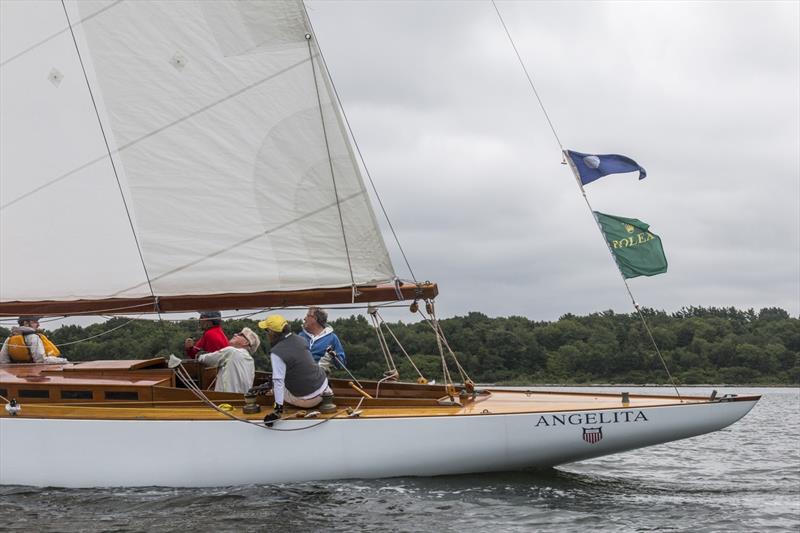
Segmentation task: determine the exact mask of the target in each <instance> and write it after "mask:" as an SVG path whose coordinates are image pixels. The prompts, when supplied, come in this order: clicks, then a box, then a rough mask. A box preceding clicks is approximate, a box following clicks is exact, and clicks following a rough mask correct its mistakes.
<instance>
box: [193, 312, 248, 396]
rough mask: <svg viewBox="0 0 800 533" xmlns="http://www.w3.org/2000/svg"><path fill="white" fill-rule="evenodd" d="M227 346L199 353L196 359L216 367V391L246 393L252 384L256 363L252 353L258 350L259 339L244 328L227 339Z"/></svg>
mask: <svg viewBox="0 0 800 533" xmlns="http://www.w3.org/2000/svg"><path fill="white" fill-rule="evenodd" d="M227 342H228V344H229V346H226V347H225V348H223V349H221V350H218V351H216V352H210V353H209V352H206V353H201V354H200V355H198V356H197V360H198V361H200V363H202V364H203V365H205V366H211V367H217V368H218V369H219V371H218V372H217V382H216V384H215V385H214V390H215V391H217V392H238V393H240V394H244V393H246V392H247V391H248V390H250V387H252V386H253V380H254V379H255V377H256V365H255V362H254V361H253V354H254V353H256V350H258V346H259V344H261V340H260V339H259V338H258V335H256V333H255V332H254V331H253V330H252V329H250V328H244V329H242V331H240V332H238V333H234V334H233V336H232V337H231V338H230V340H229V341H227Z"/></svg>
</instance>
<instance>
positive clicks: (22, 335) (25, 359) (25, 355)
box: [0, 316, 68, 364]
mask: <svg viewBox="0 0 800 533" xmlns="http://www.w3.org/2000/svg"><path fill="white" fill-rule="evenodd" d="M40 319H41V317H38V316H21V317H19V320H17V324H19V326H18V327H15V328H12V329H11V336H10V337H9V338H7V339H6V340H5V342H4V343H3V347H2V348H0V364H6V363H48V364H50V363H66V362H68V361H67V359H66V358H65V357H60V355H61V351H60V350H59V349H58V346H56V345H55V344H53V342H52V341H51V340H50V339H48V338H47V337H46V336H45V334H44V333H42V332H41V331H39V320H40Z"/></svg>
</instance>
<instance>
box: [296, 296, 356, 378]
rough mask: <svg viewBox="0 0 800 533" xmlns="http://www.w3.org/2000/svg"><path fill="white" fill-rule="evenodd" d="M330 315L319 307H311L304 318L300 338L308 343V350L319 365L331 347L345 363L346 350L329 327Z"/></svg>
mask: <svg viewBox="0 0 800 533" xmlns="http://www.w3.org/2000/svg"><path fill="white" fill-rule="evenodd" d="M327 324H328V313H326V312H325V310H324V309H320V308H319V307H309V308H308V312H307V313H306V316H305V318H303V329H302V331H301V332H300V334H299V335H300V337H302V338H304V339H305V340H306V341H308V348H309V350H311V356H312V357H313V358H314V361H316V362H317V363H319V361H320V359H323V357H324V356H325V352H326V351H327V350H328V348H329V347H330V348H331V349H332V350H333V351H334V352H335V353H336V357H338V358H339V361H341V363H342V364H344V363H345V360H346V359H345V355H344V348H343V347H342V343H341V341H340V340H339V337H337V336H336V333H334V332H333V328H332V327H331V326H328V325H327Z"/></svg>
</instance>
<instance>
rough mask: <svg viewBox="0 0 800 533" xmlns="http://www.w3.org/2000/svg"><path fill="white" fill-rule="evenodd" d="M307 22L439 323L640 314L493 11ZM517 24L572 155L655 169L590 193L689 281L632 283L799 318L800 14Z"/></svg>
mask: <svg viewBox="0 0 800 533" xmlns="http://www.w3.org/2000/svg"><path fill="white" fill-rule="evenodd" d="M307 6H308V10H309V14H310V17H311V19H312V22H313V24H314V27H315V31H316V33H317V36H318V39H319V42H320V45H321V47H322V50H323V53H324V54H325V57H326V60H327V62H328V66H329V67H330V68H331V71H332V72H331V74H332V77H333V80H334V82H335V84H336V86H337V89H338V91H339V94H340V96H341V98H342V102H343V105H344V108H345V111H346V114H347V116H348V118H349V120H350V123H351V125H352V127H353V130H354V133H355V137H356V140H357V141H358V144H359V146H360V149H361V151H362V153H363V155H364V157H365V160H366V164H367V167H368V169H369V171H370V173H371V175H372V177H373V180H374V181H375V184H376V187H377V188H378V190H379V192H380V194H381V198H382V200H383V203H384V204H385V206H386V208H387V210H388V212H389V216H390V218H391V220H392V223H393V224H394V227H395V229H396V230H397V232H398V234H399V237H400V241H401V243H402V245H403V247H404V249H405V251H406V253H407V255H408V257H409V259H410V261H411V265H412V268H413V269H414V273H415V274H416V277H417V278H418V279H421V280H432V281H435V282H437V283H439V287H440V297H439V298H438V300H437V303H438V313H439V315H440V316H453V315H462V314H465V313H467V312H469V311H481V312H484V313H486V314H488V315H490V316H508V315H523V316H527V317H530V318H533V319H539V320H552V319H556V318H558V317H559V316H560V315H562V314H564V313H568V312H569V313H575V314H585V313H590V312H594V311H603V310H606V309H614V310H615V311H618V312H630V311H631V310H632V308H631V304H630V300H629V298H628V295H627V293H626V291H625V288H624V285H623V283H622V281H621V278H620V276H619V274H618V272H617V270H616V266H615V265H614V263H613V261H612V260H611V258H610V256H609V253H608V250H607V248H606V246H605V243H604V242H603V240H602V238H601V236H600V234H599V233H598V231H597V228H596V226H595V223H594V221H593V219H592V217H591V216H590V214H589V212H588V209H587V207H586V204H585V203H584V200H583V199H582V197H581V196H580V191H579V189H578V187H577V185H576V183H575V181H574V179H573V177H572V175H571V173H570V171H569V169H568V167H566V166H564V165H562V164H561V155H560V148H559V144H558V142H557V141H556V138H555V136H554V135H553V132H552V131H551V129H550V127H549V125H548V123H547V121H546V119H545V116H544V114H543V113H542V110H541V108H540V107H539V105H538V103H537V101H536V98H535V96H534V95H533V93H532V91H531V88H530V86H529V84H528V81H527V80H526V78H525V75H524V73H523V71H522V69H521V67H520V65H519V63H518V60H517V58H516V56H515V54H514V50H513V49H512V47H511V45H510V43H509V41H508V38H507V37H506V35H505V33H504V31H503V28H502V26H501V24H500V20H499V19H498V16H497V13H496V12H495V9H494V7H493V6H492V3H491V2H490V1H488V0H487V1H469V2H458V1H446V2H445V1H435V0H432V1H420V2H412V1H395V2H389V1H380V2H378V1H375V2H370V1H358V2H341V1H336V0H325V1H321V0H317V1H314V0H310V1H308V2H307ZM497 6H498V8H499V9H500V11H501V13H502V15H503V17H504V19H505V21H506V24H507V25H508V29H509V31H510V33H511V35H512V37H513V39H514V41H515V43H516V45H517V47H518V49H519V52H520V54H521V56H522V59H523V61H524V62H525V64H526V66H527V68H528V71H529V73H530V74H531V76H532V77H533V79H534V82H535V84H536V88H537V90H538V92H539V95H540V97H541V98H542V100H543V103H544V105H545V108H546V110H547V112H548V114H549V116H550V118H551V120H552V123H553V126H554V128H555V130H556V133H557V134H558V136H559V138H560V140H561V143H562V144H563V146H564V148H569V149H573V150H577V151H581V152H589V153H618V154H624V155H627V156H629V157H632V158H634V159H635V160H636V161H638V162H639V163H640V164H641V165H642V166H644V167H645V168H646V169H647V172H648V177H647V178H646V179H645V180H643V181H638V180H637V179H636V175H635V174H624V175H622V174H617V175H611V176H608V177H605V178H602V179H601V180H598V181H597V182H595V183H592V184H590V185H588V186H587V187H586V191H587V194H588V197H589V200H590V201H591V203H592V206H593V207H594V208H595V209H596V210H598V211H603V212H606V213H609V214H614V215H620V216H625V217H630V218H639V219H641V220H643V221H645V222H647V223H649V224H650V225H651V231H653V232H654V233H656V234H658V235H659V236H660V237H661V238H662V241H663V245H664V249H665V251H666V255H667V258H668V260H669V272H668V273H666V274H663V275H660V276H655V277H652V278H637V279H633V280H630V281H629V283H630V285H631V288H632V290H633V293H634V295H635V296H636V298H637V300H638V301H639V303H641V304H642V305H645V306H648V307H653V308H657V309H665V310H667V311H675V310H678V309H680V308H681V307H683V306H726V307H727V306H736V307H739V308H745V309H746V308H750V307H752V308H755V309H759V308H761V307H767V306H779V307H782V308H784V309H786V310H788V311H789V312H790V313H791V314H792V315H793V316H797V315H798V313H800V3H798V2H796V1H787V2H766V1H760V2H743V1H737V2H637V3H634V2H507V1H499V2H497ZM23 33H24V32H23ZM6 34H8V32H7V31H6ZM385 237H386V240H387V244H388V246H389V248H390V251H391V252H392V253H393V258H394V264H395V267H396V268H397V270H398V274H399V275H401V277H405V278H407V277H409V273H408V272H407V271H406V269H405V267H404V262H403V261H402V259H401V258H400V256H399V254H398V253H397V251H396V247H395V246H394V245H393V243H392V242H391V236H390V235H389V234H388V233H385ZM301 314H302V313H299V312H298V313H294V312H292V313H287V316H289V317H290V318H291V317H294V315H297V316H300V315H301ZM392 318H403V319H410V318H411V315H401V314H397V315H396V316H394V315H393V316H392Z"/></svg>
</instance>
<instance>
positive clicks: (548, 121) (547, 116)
mask: <svg viewBox="0 0 800 533" xmlns="http://www.w3.org/2000/svg"><path fill="white" fill-rule="evenodd" d="M492 6H494V10H495V11H497V17H498V18H499V19H500V24H502V25H503V30H505V32H506V35H507V36H508V41H509V42H510V43H511V47H512V48H513V49H514V53H515V54H517V59H518V60H519V64H520V66H521V67H522V71H523V72H524V73H525V77H526V78H528V83H529V84H530V85H531V89H533V94H534V95H536V100H538V101H539V107H541V108H542V113H544V118H546V119H547V123H548V124H549V125H550V130H551V131H552V132H553V136H554V137H555V138H556V142H557V143H558V147H559V148H561V150H562V151H563V150H564V145H562V144H561V139H559V138H558V134H557V133H556V128H555V126H553V122H552V121H551V120H550V115H548V114H547V109H545V107H544V103H543V102H542V99H541V98H540V97H539V92H538V91H537V90H536V86H535V85H534V84H533V78H531V75H530V74H528V69H527V68H525V63H524V62H523V61H522V56H521V55H519V51H518V50H517V45H516V44H514V39H512V38H511V33H510V32H509V31H508V27H507V26H506V23H505V21H504V20H503V15H501V14H500V10H499V9H498V8H497V4H496V3H495V1H494V0H492Z"/></svg>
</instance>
